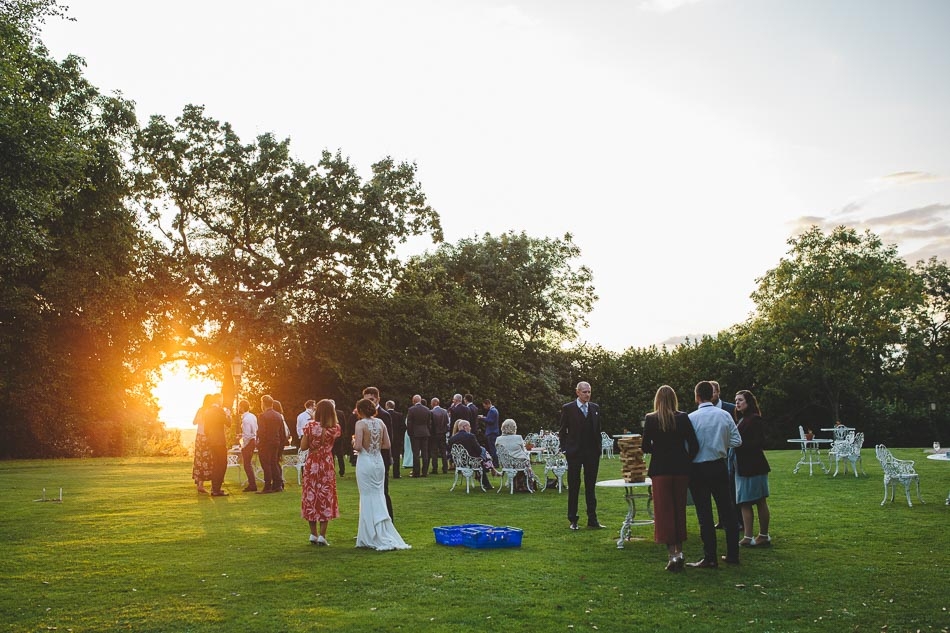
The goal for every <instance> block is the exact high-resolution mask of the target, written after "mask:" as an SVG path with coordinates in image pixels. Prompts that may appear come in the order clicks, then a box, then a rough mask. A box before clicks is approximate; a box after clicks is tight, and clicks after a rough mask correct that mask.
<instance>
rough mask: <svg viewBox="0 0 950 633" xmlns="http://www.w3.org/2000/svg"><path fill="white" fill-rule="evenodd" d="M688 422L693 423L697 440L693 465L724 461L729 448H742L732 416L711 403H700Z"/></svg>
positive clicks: (740, 438)
mask: <svg viewBox="0 0 950 633" xmlns="http://www.w3.org/2000/svg"><path fill="white" fill-rule="evenodd" d="M689 421H690V422H692V423H693V430H695V431H696V439H697V440H699V452H698V453H696V457H694V458H693V463H694V464H699V463H700V462H711V461H715V460H717V459H725V457H726V453H728V451H729V449H730V448H735V447H736V446H742V437H740V435H739V429H738V428H737V427H736V423H735V422H733V421H732V416H731V415H729V414H728V413H726V412H725V411H723V410H722V409H718V408H716V405H714V404H713V403H712V402H702V403H700V405H699V408H698V409H696V410H695V411H693V412H692V413H690V414H689Z"/></svg>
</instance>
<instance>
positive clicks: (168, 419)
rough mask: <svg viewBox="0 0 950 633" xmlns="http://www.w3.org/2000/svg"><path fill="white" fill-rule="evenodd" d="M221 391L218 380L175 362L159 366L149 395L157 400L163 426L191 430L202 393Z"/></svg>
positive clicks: (159, 417) (203, 394) (202, 396)
mask: <svg viewBox="0 0 950 633" xmlns="http://www.w3.org/2000/svg"><path fill="white" fill-rule="evenodd" d="M220 391H221V385H220V383H218V382H215V381H213V380H209V379H207V378H201V377H198V376H195V375H191V374H190V373H189V371H188V365H187V364H185V363H184V362H177V363H169V364H167V365H165V366H163V367H162V369H161V372H160V377H159V379H158V382H157V384H156V386H155V388H154V389H153V390H152V395H153V396H154V397H155V399H156V400H157V401H158V419H159V420H161V421H162V422H164V423H165V426H168V427H170V428H181V429H190V428H192V420H193V419H194V417H195V411H197V410H198V408H199V407H200V406H201V401H202V399H203V398H204V396H205V394H206V393H217V392H220Z"/></svg>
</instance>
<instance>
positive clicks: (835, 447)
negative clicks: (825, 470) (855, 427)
mask: <svg viewBox="0 0 950 633" xmlns="http://www.w3.org/2000/svg"><path fill="white" fill-rule="evenodd" d="M863 445H864V433H855V432H854V431H848V435H847V437H845V438H844V439H841V440H835V441H834V442H832V444H831V448H829V449H828V459H831V458H832V457H833V458H834V460H835V474H834V475H832V477H837V476H838V464H839V463H840V462H841V461H844V471H843V472H844V474H848V462H851V470H852V471H854V476H855V477H857V476H858V464H861V472H862V473H864V474H865V476H866V475H867V473H866V472H865V471H864V463H863V462H862V461H861V447H862V446H863Z"/></svg>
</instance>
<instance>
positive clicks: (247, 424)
mask: <svg viewBox="0 0 950 633" xmlns="http://www.w3.org/2000/svg"><path fill="white" fill-rule="evenodd" d="M238 412H239V413H240V414H241V463H242V464H243V465H244V474H245V475H247V486H245V487H244V492H257V479H256V478H255V477H254V466H253V464H251V460H252V459H253V458H254V451H255V449H257V416H256V415H254V414H253V413H251V403H250V402H248V401H247V400H241V401H240V402H239V403H238Z"/></svg>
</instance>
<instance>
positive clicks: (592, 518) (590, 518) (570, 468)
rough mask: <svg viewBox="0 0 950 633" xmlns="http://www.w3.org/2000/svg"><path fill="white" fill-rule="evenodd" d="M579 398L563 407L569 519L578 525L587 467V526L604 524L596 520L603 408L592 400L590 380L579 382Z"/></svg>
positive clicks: (562, 448) (572, 527) (560, 436)
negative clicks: (582, 478) (582, 484)
mask: <svg viewBox="0 0 950 633" xmlns="http://www.w3.org/2000/svg"><path fill="white" fill-rule="evenodd" d="M576 391H577V398H576V399H575V400H573V401H572V402H568V403H567V404H565V405H564V406H563V407H561V430H560V431H559V432H558V437H559V438H560V440H561V450H563V451H564V456H565V457H566V458H567V520H568V521H570V522H571V529H572V530H576V529H577V519H578V516H577V502H578V498H579V496H580V494H579V493H580V488H581V469H582V468H583V469H584V496H585V500H586V501H587V527H588V528H593V529H597V528H603V527H605V526H603V525H601V524H600V521H598V520H597V495H596V493H595V488H594V486H595V484H596V483H597V470H598V468H600V453H601V447H600V445H601V441H600V408H599V407H598V406H597V404H595V403H593V402H591V401H590V384H588V383H586V382H579V383H577V389H576Z"/></svg>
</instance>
